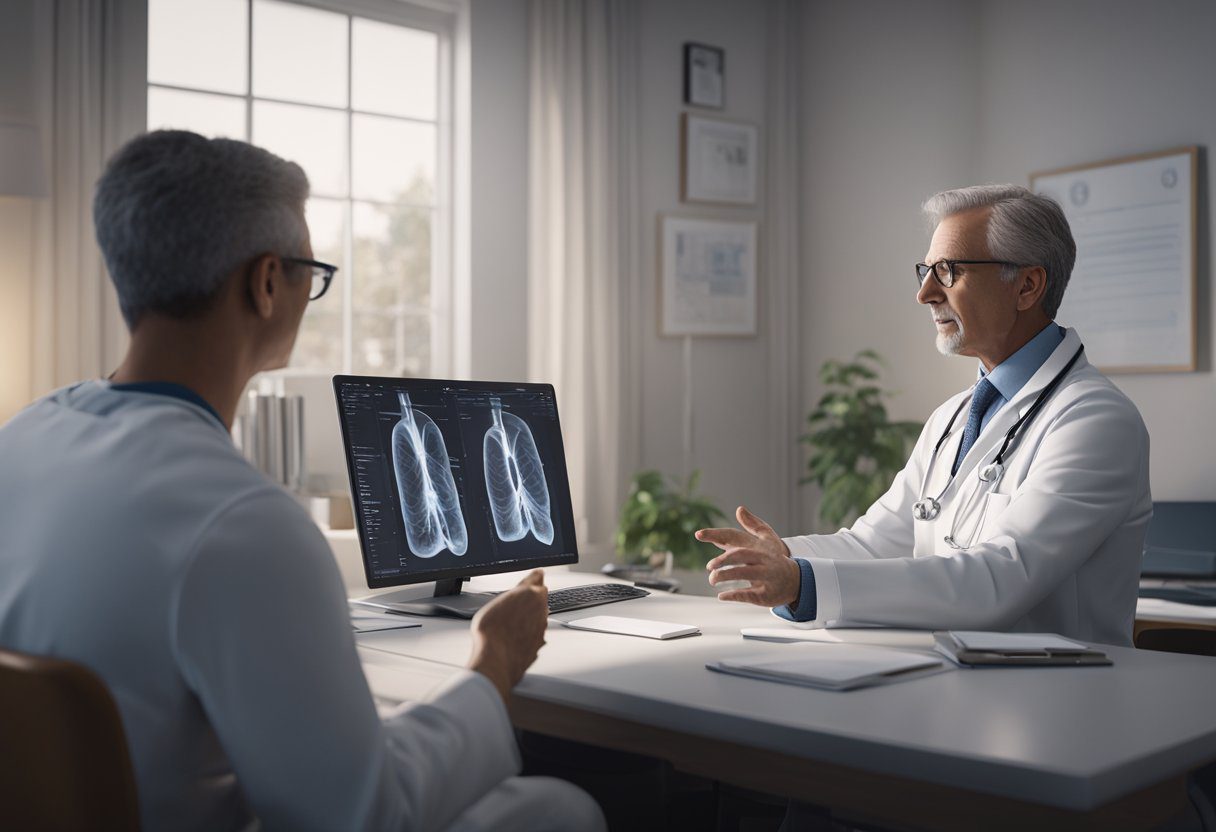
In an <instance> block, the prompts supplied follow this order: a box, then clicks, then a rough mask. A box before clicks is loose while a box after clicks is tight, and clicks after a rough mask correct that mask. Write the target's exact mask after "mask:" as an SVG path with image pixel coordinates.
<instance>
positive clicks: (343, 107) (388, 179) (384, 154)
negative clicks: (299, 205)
mask: <svg viewBox="0 0 1216 832" xmlns="http://www.w3.org/2000/svg"><path fill="white" fill-rule="evenodd" d="M339 8H340V7H338V6H335V8H334V9H327V8H319V7H318V6H317V4H315V3H310V4H309V5H303V4H297V3H292V2H285V0H149V3H148V128H149V129H157V128H162V127H174V128H182V129H187V130H194V131H195V132H198V133H202V134H203V135H208V136H226V137H230V138H239V139H243V140H246V141H251V142H253V143H254V144H257V145H260V146H262V147H265V148H267V149H268V150H270V151H272V152H274V153H277V154H278V155H280V156H283V157H284V158H287V159H291V160H292V161H295V162H298V163H299V164H300V165H301V166H302V167H303V168H304V170H305V172H307V174H308V178H309V181H310V182H311V183H312V198H311V199H310V200H309V203H308V206H307V216H308V224H309V228H310V230H311V232H312V245H313V252H314V257H316V258H317V259H319V260H325V261H327V262H331V263H335V264H337V265H339V266H340V267H341V271H340V272H339V274H338V278H337V281H336V282H335V285H334V286H333V287H332V288H331V289H330V293H329V294H328V295H326V296H325V298H323V299H322V300H320V301H318V302H317V303H314V304H310V305H309V309H308V312H307V313H306V315H305V318H304V323H303V325H302V327H301V329H300V336H299V339H298V340H297V342H296V348H295V353H294V355H293V357H292V366H293V367H298V368H301V369H303V370H315V371H319V372H326V373H329V372H337V371H342V372H353V373H365V374H371V375H436V374H443V373H444V372H445V371H446V370H447V369H448V355H449V351H450V350H449V346H448V345H449V341H450V331H451V324H450V321H451V315H450V313H449V312H448V311H447V310H448V309H450V286H449V282H448V281H447V280H444V279H437V275H446V274H449V273H450V268H448V264H449V263H450V253H449V251H448V250H447V249H448V245H447V244H445V243H444V242H443V241H448V240H450V239H451V234H450V227H451V222H452V210H451V204H452V201H451V198H450V192H451V187H450V183H451V181H452V175H451V171H450V170H449V169H448V168H450V162H449V161H448V160H449V159H450V158H451V154H450V153H448V152H445V148H448V147H450V146H451V118H450V115H449V114H450V112H451V106H450V103H449V102H450V98H451V86H452V85H451V73H450V71H448V70H447V69H446V67H447V66H449V65H450V55H451V28H450V27H445V25H444V24H443V18H442V16H437V15H435V14H434V13H433V12H429V11H428V10H421V9H419V10H413V9H412V8H411V7H409V6H407V5H405V4H403V3H393V4H387V5H386V6H385V8H383V9H381V10H380V11H379V12H377V13H376V16H375V17H371V16H362V15H360V14H352V13H349V12H346V11H339V10H338V9H339Z"/></svg>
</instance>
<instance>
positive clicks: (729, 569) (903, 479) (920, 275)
mask: <svg viewBox="0 0 1216 832" xmlns="http://www.w3.org/2000/svg"><path fill="white" fill-rule="evenodd" d="M924 209H925V212H926V213H927V214H928V215H929V217H930V218H931V219H932V220H933V221H934V223H935V224H936V229H935V231H934V232H933V238H932V241H931V242H930V245H929V251H928V253H927V254H926V255H925V260H924V262H923V263H918V264H917V265H916V273H917V279H918V280H919V281H920V290H919V291H918V293H917V296H916V299H917V301H918V302H920V303H922V304H924V305H926V306H927V307H928V308H929V310H930V312H931V314H932V321H933V325H934V326H935V327H936V329H937V347H938V350H939V351H941V352H942V353H943V354H946V355H962V356H967V357H970V358H976V359H979V365H980V366H979V380H978V381H977V382H976V384H975V386H973V387H972V388H970V389H969V390H965V391H963V392H961V393H959V394H958V395H956V396H953V397H951V398H950V399H949V400H947V401H946V402H945V403H944V404H942V405H941V407H939V408H938V409H937V410H936V411H935V412H934V413H933V415H932V417H930V419H929V421H928V422H927V423H926V424H925V428H924V431H923V432H922V433H921V436H920V439H919V440H918V442H917V444H916V447H915V449H914V450H913V452H912V456H911V458H910V459H909V460H908V463H907V465H906V466H905V467H904V469H903V471H901V472H900V473H899V474H898V475H897V476H896V477H895V481H894V482H893V483H892V485H891V488H890V490H888V491H887V493H886V494H884V495H883V496H882V498H881V499H879V500H878V502H876V503H875V504H874V505H873V506H871V507H870V509H869V511H867V512H866V514H865V515H864V516H863V517H861V518H860V519H858V521H857V522H856V523H854V524H853V527H852V528H849V529H841V530H840V531H838V532H837V533H836V534H830V535H805V536H801V537H791V538H786V539H785V540H782V539H781V538H780V537H778V536H777V534H776V533H774V531H773V530H772V528H771V527H769V525H768V524H767V523H765V522H764V521H763V520H761V519H760V518H758V517H756V516H755V515H753V514H752V513H751V512H749V511H748V510H747V509H746V508H744V507H740V508H739V510H738V512H737V519H738V521H739V524H740V526H742V529H741V530H739V529H703V530H701V531H699V532H697V537H698V539H700V540H704V541H708V542H711V543H713V544H715V545H717V546H718V547H719V548H721V549H723V550H724V551H723V553H722V554H721V555H719V556H718V557H716V558H714V559H713V560H712V561H710V562H709V564H708V565H707V569H709V571H710V576H709V580H710V583H711V584H717V583H720V582H722V581H728V580H740V579H742V580H746V581H749V582H750V587H748V588H745V589H735V590H728V591H724V592H722V593H720V594H719V596H718V597H719V598H721V599H723V600H727V601H745V602H748V603H753V604H759V605H763V606H768V607H773V608H774V609H773V611H774V612H775V613H776V614H777V615H779V616H781V617H783V618H787V619H790V620H794V621H815V622H817V623H822V624H823V625H824V626H853V625H880V626H886V627H907V628H915V629H965V630H1008V631H1024V632H1055V633H1061V634H1063V635H1065V636H1071V637H1074V638H1077V639H1081V640H1083V641H1094V642H1102V643H1105V644H1116V645H1130V644H1131V639H1132V622H1133V618H1134V615H1135V607H1136V592H1137V585H1138V580H1139V575H1140V558H1141V551H1142V548H1143V544H1144V535H1145V530H1146V527H1147V525H1148V521H1149V518H1150V517H1151V516H1152V499H1151V497H1150V495H1149V471H1148V459H1149V447H1148V433H1147V431H1146V430H1145V428H1144V423H1143V421H1142V420H1141V418H1140V413H1139V411H1137V409H1136V406H1135V405H1134V404H1132V403H1131V401H1129V400H1128V399H1127V397H1126V396H1124V395H1123V394H1122V393H1121V392H1120V391H1119V390H1118V389H1117V388H1116V387H1115V386H1114V385H1113V384H1112V383H1111V382H1110V381H1109V380H1108V379H1107V378H1106V377H1105V376H1103V375H1102V374H1101V373H1099V372H1098V371H1097V370H1096V369H1094V367H1092V366H1091V365H1090V364H1089V362H1088V361H1086V358H1085V353H1084V349H1083V347H1082V340H1081V334H1078V333H1077V332H1076V331H1075V330H1072V329H1064V328H1062V327H1060V326H1057V325H1056V323H1055V321H1054V318H1055V315H1056V311H1057V310H1058V309H1059V306H1060V301H1061V299H1062V298H1063V296H1064V290H1065V288H1066V287H1067V285H1068V278H1069V275H1070V274H1071V272H1072V267H1073V262H1074V260H1075V259H1076V246H1075V244H1074V243H1073V238H1072V233H1071V232H1070V230H1069V227H1068V222H1067V220H1066V219H1065V218H1064V214H1063V212H1062V211H1061V210H1060V206H1059V205H1057V204H1056V203H1055V202H1054V201H1052V200H1050V199H1048V198H1046V197H1043V196H1038V195H1036V194H1033V193H1031V192H1030V191H1028V190H1026V189H1025V188H1021V187H1017V186H1014V185H986V186H977V187H971V188H963V189H960V190H953V191H945V192H943V193H939V194H937V195H935V196H933V197H932V198H930V199H929V200H928V201H927V202H926V203H925V206H924ZM1015 428H1016V429H1015Z"/></svg>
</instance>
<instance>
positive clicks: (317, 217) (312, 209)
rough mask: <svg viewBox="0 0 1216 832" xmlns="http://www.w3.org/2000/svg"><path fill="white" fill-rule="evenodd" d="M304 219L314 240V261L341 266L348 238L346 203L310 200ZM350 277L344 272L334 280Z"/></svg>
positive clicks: (331, 200)
mask: <svg viewBox="0 0 1216 832" xmlns="http://www.w3.org/2000/svg"><path fill="white" fill-rule="evenodd" d="M304 217H305V219H306V220H308V233H309V235H310V236H311V238H312V257H313V259H314V260H321V261H323V262H325V263H332V264H334V265H335V266H341V265H342V262H343V260H344V258H343V256H342V246H343V244H344V239H345V237H346V203H344V202H342V201H341V200H336V199H315V198H314V199H310V200H308V205H307V206H306V207H305V209H304ZM349 277H350V275H348V274H346V273H345V272H344V271H342V272H338V276H337V277H335V278H334V280H335V281H336V280H342V279H345V278H349ZM336 288H337V286H330V287H329V290H330V291H331V292H332V291H334V290H335V289H336ZM328 297H329V296H328V295H326V298H327V299H328Z"/></svg>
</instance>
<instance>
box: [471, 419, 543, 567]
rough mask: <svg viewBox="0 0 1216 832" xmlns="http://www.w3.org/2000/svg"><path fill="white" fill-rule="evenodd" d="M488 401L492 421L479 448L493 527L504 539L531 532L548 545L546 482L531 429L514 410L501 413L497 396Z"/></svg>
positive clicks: (513, 538)
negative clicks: (481, 452) (481, 449)
mask: <svg viewBox="0 0 1216 832" xmlns="http://www.w3.org/2000/svg"><path fill="white" fill-rule="evenodd" d="M490 405H491V408H492V409H491V414H492V417H493V419H494V424H493V426H491V427H490V429H489V430H487V431H486V437H485V441H484V443H483V446H484V448H483V450H484V454H485V469H486V496H487V497H489V501H490V512H491V513H492V514H493V515H494V530H495V531H496V532H498V537H499V539H501V540H504V541H512V540H520V539H522V538H523V537H524V536H525V535H526V534H528V532H531V533H532V534H533V535H534V536H535V537H536V539H537V540H539V541H540V542H541V543H544V544H546V545H548V544H550V543H552V542H553V518H552V517H551V516H550V514H549V484H548V482H546V481H545V468H544V465H542V464H541V461H540V453H539V452H538V451H537V450H536V441H535V440H534V439H533V438H532V429H531V428H529V427H528V423H527V422H525V421H524V420H523V419H521V418H519V417H518V416H516V415H515V414H513V413H503V412H502V402H501V401H500V400H499V399H491V400H490Z"/></svg>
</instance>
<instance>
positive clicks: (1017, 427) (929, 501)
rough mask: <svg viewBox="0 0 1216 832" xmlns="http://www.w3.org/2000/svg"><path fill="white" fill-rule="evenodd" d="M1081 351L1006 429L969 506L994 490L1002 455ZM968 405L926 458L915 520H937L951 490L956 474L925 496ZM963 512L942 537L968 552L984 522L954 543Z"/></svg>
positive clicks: (982, 471)
mask: <svg viewBox="0 0 1216 832" xmlns="http://www.w3.org/2000/svg"><path fill="white" fill-rule="evenodd" d="M1084 351H1085V345H1084V344H1082V345H1081V346H1079V347H1077V351H1076V352H1075V353H1073V356H1072V358H1070V359H1069V360H1068V363H1067V364H1065V365H1064V368H1063V369H1062V370H1060V372H1058V373H1056V375H1055V378H1053V379H1052V380H1051V381H1050V382H1049V383H1048V385H1047V386H1046V387H1044V388H1043V391H1042V392H1041V393H1039V397H1038V398H1037V399H1035V401H1034V404H1032V405H1031V406H1030V409H1029V410H1027V411H1026V412H1025V413H1024V414H1022V417H1021V418H1020V419H1018V420H1017V421H1016V422H1014V423H1013V427H1011V428H1009V431H1008V432H1007V433H1006V434H1005V441H1004V442H1002V443H1001V449H1000V450H999V451H997V454H996V456H995V457H994V458H993V460H992V462H990V463H988V464H987V465H985V466H983V467H982V468H980V471H979V484H978V485H976V487H975V489H974V490H973V491H972V492H971V502H972V503H974V501H975V500H976V499H977V498H978V497H979V496H980V493H981V491H982V490H984V486H985V485H987V491H986V493H990V492H991V491H992V489H994V488H996V484H997V483H998V482H999V481H1000V479H1001V475H1002V474H1003V473H1005V459H1006V456H1005V455H1006V452H1008V451H1009V448H1010V446H1011V445H1013V442H1014V439H1015V438H1017V436H1018V434H1019V433H1020V432H1021V430H1022V428H1023V427H1025V426H1026V425H1027V424H1029V423H1030V420H1031V419H1033V418H1034V417H1035V416H1036V415H1038V412H1039V411H1040V410H1042V409H1043V405H1044V404H1046V403H1047V400H1048V399H1049V398H1051V394H1052V393H1053V392H1055V389H1056V388H1057V387H1058V386H1059V385H1060V382H1061V381H1063V380H1064V376H1066V375H1068V371H1069V370H1071V369H1072V367H1073V365H1074V364H1076V363H1077V359H1078V358H1080V357H1081V353H1083V352H1084ZM972 395H974V388H972ZM970 402H971V397H970V396H968V397H967V398H966V399H964V400H963V401H962V402H960V403H959V406H958V407H957V408H955V410H954V414H953V415H952V416H951V417H950V422H949V423H948V424H947V425H946V430H945V431H944V432H943V433H942V436H941V439H938V440H937V444H936V445H934V446H933V453H932V454H931V455H930V456H929V464H928V465H927V466H925V474H924V476H923V477H922V478H921V482H920V493H921V498H920V499H919V500H917V501H916V502H915V503H913V504H912V519H914V520H925V521H932V520H936V519H937V518H938V515H940V514H941V513H942V503H941V499H942V497H943V496H945V494H946V492H947V491H948V490H949V489H950V485H951V483H953V482H954V477H955V475H954V474H951V475H950V479H948V480H947V481H946V484H945V486H943V488H942V490H941V491H940V492H938V495H937V496H936V497H929V496H925V489H926V488H928V487H929V479H930V477H931V476H932V474H933V465H934V463H936V462H937V456H938V452H939V451H940V450H941V449H942V445H945V444H946V440H947V439H949V438H950V434H951V432H953V430H954V423H955V422H956V421H958V414H960V413H962V412H963V408H964V407H966V406H967V405H968V404H969V403H970ZM1015 447H1016V446H1015ZM963 513H964V512H962V511H959V512H956V513H955V515H954V522H953V523H951V524H950V533H949V534H948V535H946V537H945V538H944V539H945V542H946V545H947V546H949V547H950V548H952V549H970V548H971V543H972V542H974V538H975V534H976V532H977V531H978V530H979V527H980V525H981V524H982V523H983V517H982V516H981V517H980V519H979V521H977V522H976V524H975V527H974V528H973V529H972V530H971V537H972V540H971V541H968V543H967V545H965V546H964V545H962V544H960V543H958V541H957V540H955V533H956V532H957V525H958V518H959V516H960V515H962V514H963Z"/></svg>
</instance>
